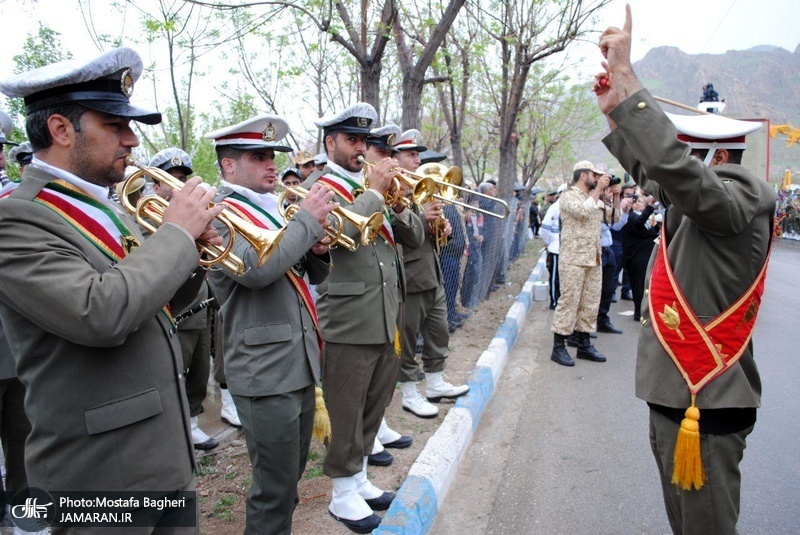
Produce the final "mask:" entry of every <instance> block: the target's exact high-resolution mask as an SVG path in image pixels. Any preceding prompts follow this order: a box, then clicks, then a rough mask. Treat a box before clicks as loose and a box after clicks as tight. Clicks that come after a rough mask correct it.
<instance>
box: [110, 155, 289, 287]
mask: <svg viewBox="0 0 800 535" xmlns="http://www.w3.org/2000/svg"><path fill="white" fill-rule="evenodd" d="M125 163H126V164H127V165H129V166H133V167H137V168H138V170H137V171H134V172H133V173H131V174H130V175H129V176H128V177H127V178H125V181H124V182H123V183H122V186H121V187H120V190H119V199H120V204H121V205H122V207H123V208H125V210H127V211H128V212H129V213H130V214H131V215H133V216H134V217H135V218H136V222H137V223H138V224H139V225H141V226H142V228H144V229H145V230H146V231H147V232H150V233H154V232H155V231H156V230H158V227H157V226H156V225H161V224H162V222H163V218H164V212H165V210H166V209H167V207H168V206H169V203H168V202H167V201H166V200H164V199H163V198H161V197H159V196H158V195H148V196H145V197H142V198H140V199H138V200H137V201H136V203H135V204H134V203H133V202H132V201H131V196H133V195H135V194H136V193H137V192H138V188H137V185H138V184H137V182H138V179H139V178H141V177H145V176H149V177H151V178H152V179H153V180H157V181H158V182H161V183H162V184H165V185H167V186H169V187H170V188H172V189H173V190H175V191H180V190H181V189H182V188H183V182H181V181H180V180H178V179H177V178H175V177H174V176H172V175H171V174H169V173H167V172H166V171H163V170H162V169H159V168H158V167H147V166H145V165H142V164H139V163H137V162H136V161H134V160H133V158H132V157H130V156H129V157H128V158H127V159H126V162H125ZM139 187H141V186H139ZM211 206H214V203H211ZM148 219H149V220H152V221H154V222H155V223H156V225H154V224H152V223H151V222H150V221H148ZM217 220H218V221H220V222H221V223H222V224H223V225H225V227H226V228H227V230H228V241H227V242H226V243H225V245H224V246H218V245H213V244H211V243H208V242H206V241H198V242H197V249H198V250H199V251H200V254H201V255H203V254H205V255H206V257H207V258H200V265H201V266H203V267H205V268H211V267H214V266H218V265H220V266H222V267H225V268H228V269H229V270H230V271H232V272H234V273H236V274H237V275H242V274H244V273H245V271H246V270H247V266H245V264H244V261H243V260H242V259H241V258H239V257H238V256H236V255H235V254H233V245H234V243H235V240H236V235H237V234H238V235H239V236H241V237H242V238H244V239H245V240H247V241H248V242H249V243H250V245H252V246H253V249H254V250H255V253H256V256H257V258H258V267H261V266H263V265H264V262H265V261H266V259H267V257H268V256H269V255H270V254H271V253H272V251H273V250H274V249H275V247H276V246H277V245H278V242H280V241H281V238H282V237H283V230H266V229H263V228H261V227H258V226H257V225H255V224H253V223H251V222H249V221H247V220H245V219H243V218H242V217H240V216H238V215H236V214H234V213H233V212H232V211H230V210H229V209H227V208H226V209H225V210H223V211H222V212H221V213H220V214H219V215H218V216H217Z"/></svg>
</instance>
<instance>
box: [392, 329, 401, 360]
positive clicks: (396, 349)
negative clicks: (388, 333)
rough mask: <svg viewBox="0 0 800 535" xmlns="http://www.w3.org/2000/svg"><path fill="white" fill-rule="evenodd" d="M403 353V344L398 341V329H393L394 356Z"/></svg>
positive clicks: (398, 356)
mask: <svg viewBox="0 0 800 535" xmlns="http://www.w3.org/2000/svg"><path fill="white" fill-rule="evenodd" d="M402 354H403V344H402V342H400V329H398V328H396V327H395V329H394V356H395V357H397V358H400V356H401V355H402Z"/></svg>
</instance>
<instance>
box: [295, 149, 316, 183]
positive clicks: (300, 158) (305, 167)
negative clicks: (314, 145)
mask: <svg viewBox="0 0 800 535" xmlns="http://www.w3.org/2000/svg"><path fill="white" fill-rule="evenodd" d="M294 166H295V168H296V169H297V170H298V171H300V181H301V182H302V181H303V180H305V179H307V178H308V177H309V176H310V175H311V173H313V172H314V171H316V170H317V164H316V163H315V161H314V155H313V154H311V153H310V152H309V151H307V150H301V151H300V152H298V153H297V154H296V155H295V157H294Z"/></svg>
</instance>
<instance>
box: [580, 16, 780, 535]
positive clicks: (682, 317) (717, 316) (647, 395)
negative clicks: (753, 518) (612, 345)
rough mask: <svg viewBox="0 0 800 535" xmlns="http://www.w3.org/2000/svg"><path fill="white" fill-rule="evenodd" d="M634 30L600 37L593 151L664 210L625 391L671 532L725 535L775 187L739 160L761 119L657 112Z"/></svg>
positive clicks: (746, 427)
mask: <svg viewBox="0 0 800 535" xmlns="http://www.w3.org/2000/svg"><path fill="white" fill-rule="evenodd" d="M631 26H632V24H631V15H630V7H629V6H628V7H627V9H626V20H625V24H624V26H623V27H622V28H621V29H620V28H608V29H607V30H606V31H605V32H603V35H602V36H601V39H600V48H601V51H602V53H603V56H604V57H605V58H606V62H604V68H605V72H603V73H601V74H599V75H598V76H597V79H596V82H595V86H594V90H595V92H596V93H597V100H598V105H599V107H600V110H601V111H602V112H603V113H604V114H605V115H606V118H607V119H608V124H609V126H610V128H611V132H610V133H609V134H608V135H607V136H606V137H605V138H604V139H603V143H604V144H605V145H606V147H608V149H609V150H610V151H611V153H612V154H614V156H616V157H617V159H618V160H619V162H620V163H621V164H622V166H623V167H624V168H625V169H626V170H627V171H628V172H629V173H631V175H632V176H633V178H634V180H636V182H637V184H639V186H640V187H641V188H642V189H644V190H645V191H647V192H649V193H651V194H653V195H654V196H655V197H656V198H657V199H658V200H659V202H661V203H662V205H664V206H665V207H666V213H665V215H664V221H663V225H662V231H661V238H660V240H659V243H658V245H656V248H655V250H654V253H653V255H652V256H651V258H650V265H649V267H648V270H647V271H648V273H647V278H648V295H647V298H646V299H645V300H644V306H643V308H642V323H643V326H642V329H641V332H640V334H639V346H638V352H637V359H636V396H637V397H638V398H640V399H643V400H644V401H646V402H647V404H648V406H649V408H650V430H649V433H650V444H651V448H652V452H653V456H654V457H655V460H656V465H657V467H658V471H659V475H660V477H661V486H662V490H663V497H664V504H665V508H666V511H667V517H668V519H669V523H670V526H671V527H672V531H673V532H674V533H683V534H695V533H697V534H699V533H703V534H707V533H714V534H717V533H719V534H722V533H736V532H737V531H736V524H737V521H738V518H739V501H740V488H741V472H740V469H739V463H740V462H741V460H742V458H743V456H744V450H745V447H746V445H747V443H746V439H747V436H748V435H749V434H750V433H751V432H752V430H753V427H754V425H755V422H756V412H757V408H758V407H759V406H760V404H761V379H760V376H759V372H758V369H757V366H756V362H755V359H754V353H753V344H752V338H751V337H752V334H753V327H754V325H755V321H756V318H757V315H758V314H757V313H758V309H759V305H760V302H761V296H762V292H763V289H764V278H765V276H766V267H767V261H768V258H769V250H770V240H771V236H772V228H773V223H774V221H773V216H774V212H775V200H776V198H775V192H774V191H773V189H772V187H771V186H770V185H769V183H768V182H767V181H765V180H764V179H763V177H757V176H755V175H753V174H752V173H750V172H749V171H748V170H747V169H745V168H744V167H742V165H741V158H742V154H743V151H744V149H745V135H746V134H748V133H750V132H753V131H755V130H757V129H758V128H760V126H761V125H760V123H756V122H748V121H737V120H734V119H729V118H726V117H722V116H719V115H717V114H713V115H698V116H688V115H672V114H665V113H664V112H663V111H662V110H661V108H660V106H659V104H658V102H656V101H655V99H654V98H653V97H652V95H651V94H650V93H649V91H648V90H647V89H645V88H644V87H643V86H642V84H641V82H640V81H639V79H638V77H637V76H636V73H635V72H634V71H633V67H632V66H631V60H630V47H631ZM698 409H699V410H698ZM698 419H699V421H698ZM692 428H694V433H690V432H688V430H690V429H692ZM676 437H677V438H676ZM678 439H680V440H681V442H682V447H681V448H680V449H678V448H676V442H677V440H678ZM676 450H677V451H676Z"/></svg>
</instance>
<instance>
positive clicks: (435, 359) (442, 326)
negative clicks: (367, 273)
mask: <svg viewBox="0 0 800 535" xmlns="http://www.w3.org/2000/svg"><path fill="white" fill-rule="evenodd" d="M404 323H405V324H404V327H403V353H402V355H403V356H402V363H401V365H400V375H399V377H398V380H399V381H400V382H401V383H405V382H409V381H416V380H417V378H418V375H419V365H418V364H417V360H416V358H415V355H416V350H417V334H421V335H422V341H423V345H422V369H423V371H424V372H425V373H436V372H440V371H443V370H444V364H445V359H447V345H448V344H449V343H450V333H449V332H448V330H447V328H448V324H447V297H446V295H445V293H444V288H443V287H442V286H441V285H439V286H437V287H436V288H432V289H430V290H423V291H421V292H415V293H410V294H408V295H407V296H406V301H405V322H404Z"/></svg>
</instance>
